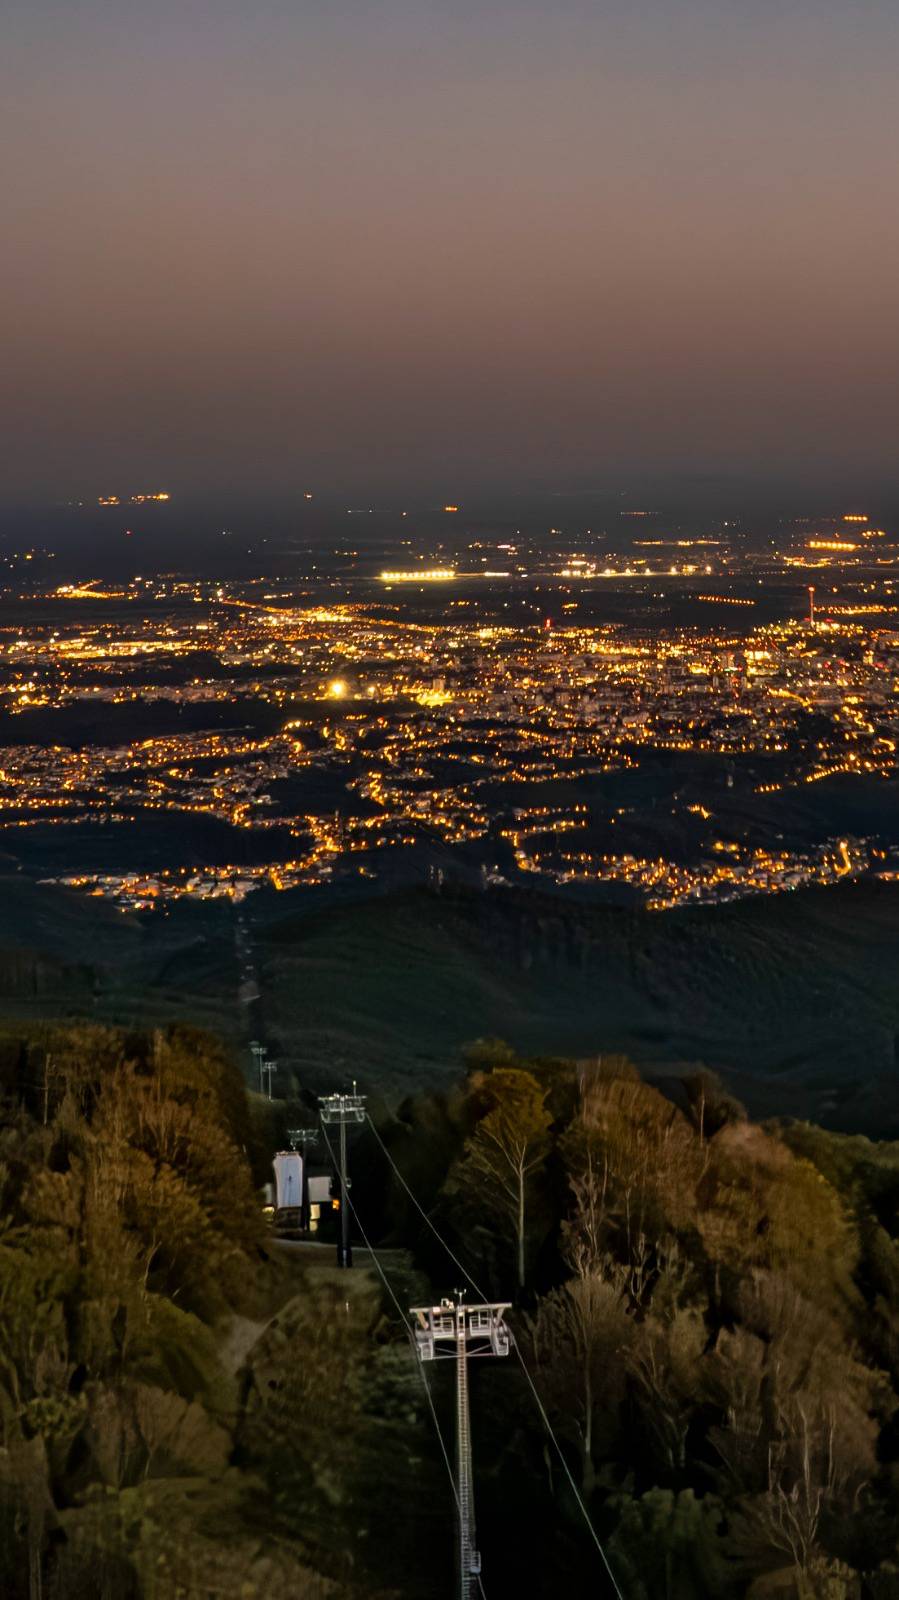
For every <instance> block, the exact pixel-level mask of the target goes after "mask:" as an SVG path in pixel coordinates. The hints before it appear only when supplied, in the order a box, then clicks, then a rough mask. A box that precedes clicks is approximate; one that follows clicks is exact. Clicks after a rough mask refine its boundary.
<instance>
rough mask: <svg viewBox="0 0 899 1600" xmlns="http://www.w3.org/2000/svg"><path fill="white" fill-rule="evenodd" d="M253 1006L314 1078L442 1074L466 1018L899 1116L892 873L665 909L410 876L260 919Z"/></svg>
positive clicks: (782, 1104)
mask: <svg viewBox="0 0 899 1600" xmlns="http://www.w3.org/2000/svg"><path fill="white" fill-rule="evenodd" d="M260 967H261V972H262V991H263V1013H264V1019H265V1026H266V1030H267V1032H268V1033H269V1034H270V1035H271V1038H272V1040H273V1042H274V1044H275V1046H276V1047H277V1049H278V1051H279V1052H280V1054H281V1056H282V1058H284V1059H289V1060H290V1061H291V1063H292V1064H293V1065H294V1066H295V1069H296V1071H297V1073H298V1074H299V1075H300V1076H301V1077H302V1078H303V1079H304V1080H305V1081H307V1082H309V1083H310V1084H311V1085H312V1086H313V1087H323V1086H324V1085H325V1084H326V1083H333V1081H334V1077H335V1072H336V1073H337V1074H338V1075H339V1074H340V1072H341V1071H343V1072H344V1073H346V1074H352V1075H356V1076H358V1077H359V1078H360V1079H363V1080H364V1081H365V1082H366V1083H367V1084H369V1085H372V1086H373V1085H378V1086H379V1087H380V1088H382V1089H383V1090H384V1091H385V1092H386V1093H388V1094H393V1095H397V1094H400V1093H402V1092H405V1091H406V1090H408V1089H410V1088H412V1087H414V1086H415V1085H416V1084H421V1083H424V1082H428V1081H434V1080H435V1079H440V1080H443V1081H447V1080H448V1079H449V1078H450V1076H451V1075H452V1074H453V1073H454V1072H455V1070H456V1068H455V1063H456V1061H457V1059H458V1053H459V1049H460V1047H461V1046H462V1045H463V1044H464V1043H465V1042H466V1041H468V1040H471V1039H473V1038H475V1037H478V1036H480V1035H484V1034H499V1035H501V1036H502V1037H504V1038H508V1039H509V1040H510V1041H511V1042H512V1043H513V1044H514V1045H515V1047H516V1048H517V1049H520V1050H523V1051H526V1052H528V1053H530V1054H539V1053H541V1052H548V1051H562V1052H564V1053H567V1054H575V1055H588V1054H592V1053H594V1052H595V1051H596V1050H597V1049H598V1048H599V1047H600V1044H602V1045H603V1047H604V1048H606V1049H616V1050H623V1051H627V1052H628V1053H630V1054H631V1055H632V1056H633V1057H634V1058H635V1059H637V1060H639V1061H640V1062H641V1063H642V1064H643V1065H644V1066H645V1067H646V1068H647V1069H649V1070H655V1071H658V1072H664V1071H665V1069H666V1067H668V1066H673V1065H676V1064H682V1063H684V1062H692V1061H699V1060H702V1061H705V1062H707V1063H709V1064H711V1065H714V1066H715V1067H716V1068H717V1069H718V1070H720V1071H723V1072H725V1073H726V1074H727V1075H728V1077H729V1078H731V1080H732V1081H734V1082H735V1084H736V1086H737V1087H738V1089H739V1092H740V1093H741V1094H742V1095H743V1097H744V1098H745V1099H747V1100H748V1101H749V1103H750V1104H751V1106H752V1107H753V1109H754V1110H755V1111H756V1112H758V1113H759V1114H767V1113H771V1112H774V1111H779V1112H801V1114H802V1115H805V1116H813V1117H815V1118H817V1119H819V1120H823V1121H824V1122H826V1123H830V1124H832V1125H834V1126H840V1127H857V1128H869V1129H874V1130H876V1131H881V1132H882V1131H883V1128H884V1119H886V1121H887V1122H888V1123H889V1126H890V1127H891V1128H899V1059H897V1035H899V890H897V889H895V888H893V887H892V886H889V885H882V884H870V885H848V886H846V887H840V888H839V889H836V890H826V889H825V890H808V891H804V892H802V893H799V894H796V895H793V896H776V897H772V898H770V899H767V900H761V899H760V900H748V901H743V902H741V903H739V904H733V905H729V906H723V907H716V908H706V907H702V908H696V909H695V910H688V911H682V912H675V913H669V914H666V915H661V916H660V915H658V914H651V913H645V912H630V911H623V910H618V909H611V908H597V907H591V906H586V905H584V904H579V903H576V902H573V901H563V900H561V899H556V898H550V897H545V896H539V895H533V896H531V895H523V894H520V893H516V892H508V891H498V892H494V893H491V894H489V895H480V894H473V893H467V892H464V891H456V890H452V891H449V892H446V891H445V892H443V893H442V894H440V895H436V894H432V893H429V892H427V891H424V890H419V891H411V892H408V893H405V894H402V895H397V896H394V897H391V898H389V899H384V900H378V901H370V902H368V903H365V904H361V905H356V906H353V907H346V906H344V907H339V908H335V909H330V910H324V911H320V912H318V913H316V914H313V915H309V916H304V917H292V918H290V919H285V920H282V921H279V922H275V923H273V924H272V925H271V926H270V927H269V928H268V929H262V930H261V932H260Z"/></svg>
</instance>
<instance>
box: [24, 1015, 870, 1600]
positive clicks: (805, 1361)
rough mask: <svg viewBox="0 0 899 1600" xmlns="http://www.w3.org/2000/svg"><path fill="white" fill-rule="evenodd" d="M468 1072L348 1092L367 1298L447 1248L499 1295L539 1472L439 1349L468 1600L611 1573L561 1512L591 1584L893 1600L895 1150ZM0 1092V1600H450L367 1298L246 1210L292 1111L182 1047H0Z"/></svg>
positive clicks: (430, 1509)
mask: <svg viewBox="0 0 899 1600" xmlns="http://www.w3.org/2000/svg"><path fill="white" fill-rule="evenodd" d="M465 1065H466V1070H465V1073H464V1075H463V1076H462V1078H461V1081H460V1083H459V1085H458V1087H457V1088H456V1090H454V1091H453V1093H452V1094H450V1095H446V1096H435V1095H430V1096H419V1097H416V1098H415V1099H414V1100H410V1101H409V1102H407V1103H406V1104H405V1105H404V1106H403V1107H402V1108H401V1109H400V1111H399V1113H398V1114H396V1115H389V1114H388V1113H387V1112H386V1111H385V1110H382V1111H381V1113H380V1114H378V1113H376V1116H375V1120H376V1125H377V1135H376V1134H375V1133H373V1132H372V1131H371V1130H368V1129H366V1130H362V1131H361V1132H360V1135H359V1137H358V1141H357V1142H356V1144H355V1146H354V1148H353V1151H352V1170H353V1177H354V1184H353V1190H352V1194H353V1204H354V1208H355V1210H356V1211H357V1212H358V1216H359V1217H360V1218H361V1219H363V1221H364V1225H365V1228H366V1231H367V1233H368V1234H369V1236H370V1237H371V1238H372V1239H374V1241H375V1242H376V1246H377V1249H378V1253H379V1256H380V1259H381V1264H382V1267H383V1269H384V1271H385V1272H386V1274H387V1277H388V1279H389V1282H390V1285H391V1288H392V1290H393V1292H394V1293H395V1295H396V1297H397V1300H398V1302H399V1304H400V1305H401V1306H409V1305H412V1304H416V1303H421V1300H422V1299H423V1298H426V1297H428V1296H434V1297H435V1298H436V1297H437V1296H438V1295H440V1294H443V1293H448V1292H452V1291H453V1290H454V1289H456V1288H457V1287H459V1286H460V1277H461V1276H462V1275H463V1274H462V1273H461V1271H460V1264H461V1267H462V1268H464V1269H465V1271H466V1272H467V1274H469V1275H470V1278H471V1279H472V1280H473V1281H474V1284H475V1285H477V1287H478V1288H479V1289H481V1290H483V1292H484V1293H485V1294H487V1295H489V1296H491V1297H494V1298H498V1299H510V1300H512V1301H513V1310H512V1313H511V1321H512V1324H513V1327H514V1329H515V1333H516V1337H517V1340H518V1343H519V1346H520V1349H521V1352H522V1355H523V1357H524V1360H525V1363H526V1365H527V1368H528V1370H529V1372H530V1373H531V1374H532V1376H533V1381H534V1384H535V1385H536V1388H537V1391H538V1394H539V1396H540V1399H541V1402H542V1405H543V1406H544V1408H545V1411H546V1414H547V1416H548V1417H549V1420H550V1423H551V1426H552V1429H553V1432H554V1434H555V1437H556V1439H557V1441H558V1444H559V1446H560V1448H561V1451H562V1454H563V1457H564V1461H565V1464H566V1466H567V1468H568V1471H569V1472H570V1474H571V1478H572V1479H573V1482H574V1486H575V1489H574V1490H573V1489H572V1484H571V1482H570V1481H569V1478H568V1475H567V1473H566V1472H565V1471H564V1470H563V1468H562V1464H561V1462H560V1460H559V1458H558V1456H557V1455H556V1453H555V1450H554V1448H553V1446H552V1444H551V1441H550V1440H549V1439H548V1437H547V1433H546V1430H545V1427H544V1425H543V1422H542V1420H541V1417H540V1414H539V1409H538V1408H537V1407H536V1405H535V1404H534V1400H533V1395H532V1394H531V1393H530V1391H529V1389H528V1387H527V1383H526V1380H525V1378H524V1375H523V1373H522V1370H521V1369H520V1367H519V1365H518V1363H517V1362H516V1361H515V1360H509V1361H507V1362H503V1361H489V1362H472V1363H471V1366H472V1374H471V1379H472V1397H473V1431H474V1437H475V1454H476V1466H477V1470H476V1492H477V1508H478V1519H479V1524H478V1541H479V1545H480V1547H481V1549H482V1550H483V1555H484V1574H485V1578H484V1581H485V1592H487V1593H489V1594H490V1596H491V1600H502V1597H505V1596H507V1595H508V1596H511V1595H513V1594H516V1595H517V1594H519V1593H520V1592H522V1590H523V1589H526V1592H529V1593H534V1594H549V1593H554V1592H567V1593H570V1594H578V1595H581V1594H584V1595H592V1596H596V1597H597V1600H601V1597H605V1596H606V1595H611V1594H612V1593H613V1590H612V1587H611V1584H610V1582H609V1579H608V1577H607V1576H606V1575H605V1574H604V1571H603V1568H602V1566H601V1563H600V1562H599V1558H598V1554H597V1551H596V1549H595V1547H594V1545H593V1544H592V1542H591V1539H590V1536H589V1532H588V1530H587V1528H586V1526H585V1523H584V1520H583V1517H582V1514H581V1509H580V1505H579V1503H578V1502H579V1500H580V1502H581V1503H582V1504H583V1506H584V1507H585V1508H586V1510H587V1512H588V1513H589V1517H590V1519H591V1520H592V1523H593V1525H594V1527H595V1528H596V1529H597V1530H598V1532H599V1534H600V1536H601V1538H602V1541H603V1544H604V1547H605V1550H606V1553H607V1555H608V1559H609V1562H610V1564H611V1566H612V1570H613V1571H614V1574H615V1579H616V1581H617V1584H618V1586H619V1588H620V1591H621V1594H622V1595H623V1596H624V1597H625V1600H719V1597H720V1600H739V1597H743V1596H746V1597H751V1600H896V1597H897V1596H899V1400H897V1394H899V1243H897V1240H899V1146H897V1145H892V1144H877V1143H872V1142H870V1141H868V1140H867V1139H863V1138H849V1137H844V1136H839V1135H832V1134H828V1133H825V1132H823V1131H822V1130H820V1129H817V1128H814V1127H810V1126H808V1125H803V1124H790V1125H786V1124H778V1125H769V1126H764V1127H762V1126H759V1125H757V1124H753V1123H752V1122H750V1121H749V1120H748V1119H747V1117H746V1116H745V1114H744V1112H743V1110H742V1108H741V1107H740V1106H739V1104H737V1102H736V1101H735V1100H734V1099H733V1098H732V1097H731V1096H730V1095H729V1094H728V1093H727V1092H726V1091H725V1090H724V1089H723V1088H722V1086H721V1084H720V1083H719V1082H718V1081H717V1080H716V1079H715V1078H714V1076H713V1075H712V1074H710V1073H706V1072H704V1071H697V1072H693V1073H691V1074H689V1075H687V1076H685V1077H684V1078H682V1079H681V1080H678V1081H673V1080H672V1081H671V1082H669V1083H666V1085H665V1092H664V1093H662V1092H661V1091H660V1090H659V1089H658V1088H655V1087H653V1086H651V1085H650V1084H648V1083H646V1082H644V1081H642V1080H641V1078H640V1076H639V1075H638V1073H637V1072H636V1070H635V1069H634V1068H633V1066H631V1065H630V1063H628V1062H627V1061H626V1060H624V1059H622V1058H620V1057H614V1056H607V1057H600V1058H597V1059H595V1060H591V1061H585V1062H572V1061H567V1060H543V1059H541V1060H521V1059H519V1058H517V1057H516V1056H515V1054H514V1052H512V1051H511V1050H510V1049H508V1048H507V1047H506V1046H504V1045H502V1044H500V1043H498V1042H495V1041H493V1042H491V1041H488V1042H485V1043H481V1044H479V1045H477V1046H475V1047H473V1048H472V1049H471V1050H470V1051H469V1053H468V1058H467V1061H466V1064H465ZM361 1066H362V1063H360V1068H361ZM0 1094H2V1107H3V1117H2V1130H0V1211H2V1220H0V1594H2V1595H3V1596H4V1600H6V1597H9V1600H200V1597H201V1596H202V1597H203V1600H282V1597H283V1600H288V1597H290V1600H305V1597H309V1600H362V1597H363V1596H367V1597H378V1600H393V1597H396V1600H399V1597H400V1596H402V1597H403V1600H425V1597H431V1600H435V1597H439V1596H440V1595H443V1594H446V1595H449V1594H451V1593H452V1592H453V1576H452V1537H451V1528H452V1498H451V1491H450V1489H449V1485H448V1484H447V1482H446V1479H445V1477H444V1475H443V1473H444V1467H443V1462H442V1460H441V1457H440V1454H439V1450H438V1447H437V1445H436V1443H435V1440H434V1438H433V1436H432V1433H431V1431H430V1429H431V1417H430V1414H429V1411H428V1408H427V1401H426V1397H425V1395H424V1392H423V1390H422V1387H421V1376H422V1374H421V1373H420V1372H419V1371H418V1370H417V1367H416V1362H415V1360H414V1358H413V1357H412V1355H411V1352H410V1349H409V1345H408V1341H407V1339H406V1337H405V1334H404V1331H403V1330H402V1329H401V1328H400V1326H399V1320H398V1317H397V1316H396V1312H395V1307H394V1305H393V1304H392V1303H391V1300H390V1298H389V1297H388V1296H386V1295H384V1294H382V1292H381V1288H380V1285H379V1281H378V1279H377V1278H376V1277H375V1276H374V1274H373V1273H372V1272H371V1271H370V1270H365V1258H364V1255H363V1253H362V1252H360V1254H359V1257H358V1269H357V1270H355V1271H353V1272H352V1273H344V1274H338V1273H337V1272H336V1270H335V1269H334V1268H333V1266H332V1264H331V1260H330V1257H329V1256H328V1253H327V1252H322V1253H321V1254H320V1255H319V1256H316V1257H313V1258H312V1260H313V1264H311V1265H310V1264H302V1265H298V1264H297V1262H296V1259H295V1258H293V1257H291V1256H290V1255H289V1254H287V1255H285V1256H283V1257H282V1256H281V1255H279V1253H278V1252H275V1251H273V1249H272V1246H271V1239H270V1235H269V1233H268V1232H267V1229H266V1225H265V1223H264V1220H263V1216H262V1210H261V1206H260V1196H259V1185H260V1184H261V1182H262V1181H264V1179H265V1177H266V1176H267V1172H268V1162H269V1159H270V1155H271V1149H272V1147H273V1145H274V1144H280V1143H281V1142H282V1139H281V1137H279V1129H278V1118H279V1116H284V1117H285V1118H286V1122H287V1123H291V1124H295V1122H296V1121H297V1120H299V1119H300V1118H301V1116H302V1114H303V1113H302V1108H301V1107H299V1106H291V1107H288V1106H281V1107H278V1106H277V1103H275V1104H274V1105H270V1104H269V1102H267V1101H266V1102H264V1104H263V1103H262V1102H261V1101H259V1100H258V1099H256V1097H253V1098H252V1100H248V1097H247V1095H246V1092H245V1089H244V1086H243V1083H242V1081H241V1079H240V1075H239V1073H238V1071H237V1069H236V1067H235V1066H234V1065H233V1063H232V1062H231V1061H230V1059H229V1058H228V1056H227V1054H226V1053H225V1052H224V1050H223V1049H222V1047H220V1046H219V1045H218V1044H216V1042H215V1041H214V1040H212V1039H210V1038H209V1037H208V1036H205V1035H202V1034H200V1033H197V1032H194V1031H191V1030H187V1029H169V1030H166V1031H165V1032H157V1033H155V1034H133V1035H124V1034H121V1033H118V1032H115V1031H113V1030H107V1029H101V1028H97V1027H88V1026H83V1027H76V1026H69V1027H66V1028H60V1029H49V1030H43V1031H42V1032H32V1034H31V1035H29V1036H27V1037H26V1036H24V1035H20V1034H19V1033H17V1032H16V1030H15V1029H13V1030H12V1031H11V1032H9V1033H8V1034H6V1035H3V1034H2V1033H0ZM371 1104H372V1106H373V1109H375V1106H374V1101H372V1102H371ZM254 1107H255V1110H256V1111H260V1112H264V1114H265V1117H266V1118H267V1119H268V1120H267V1121H264V1120H262V1119H260V1121H259V1123H258V1124H257V1122H256V1121H255V1118H254ZM308 1112H309V1108H306V1114H307V1115H308ZM257 1129H258V1131H254V1130H257ZM282 1131H283V1130H282ZM380 1141H383V1144H382V1143H381V1142H380ZM385 1151H386V1154H385ZM391 1163H394V1164H395V1167H396V1169H398V1171H399V1172H400V1173H401V1174H402V1177H403V1178H404V1179H405V1183H406V1185H408V1188H406V1187H404V1186H403V1184H402V1183H401V1182H400V1181H399V1180H398V1178H397V1175H396V1171H395V1170H394V1166H393V1165H392V1164H391ZM410 1191H411V1194H412V1195H414V1196H415V1198H416V1199H417V1201H418V1202H419V1203H420V1204H421V1206H422V1207H423V1209H424V1212H425V1214H426V1216H427V1218H428V1219H429V1222H430V1224H431V1225H430V1226H429V1225H428V1222H426V1221H425V1220H424V1218H423V1216H422V1213H421V1212H420V1211H419V1210H418V1208H417V1206H416V1205H415V1204H414V1203H413V1200H412V1199H411V1198H410ZM435 1230H436V1231H435ZM447 1245H448V1246H449V1248H450V1250H451V1251H452V1252H453V1254H454V1256H455V1257H456V1258H457V1259H456V1261H453V1260H452V1258H451V1257H450V1256H449V1255H448V1254H447V1250H446V1246H447ZM410 1258H411V1261H410ZM413 1268H414V1271H413ZM416 1274H417V1276H416ZM468 1287H469V1293H470V1294H471V1296H472V1298H474V1295H475V1292H476V1291H475V1289H474V1288H472V1287H471V1285H469V1286H468ZM448 1366H450V1367H451V1364H448ZM429 1379H430V1382H431V1399H432V1400H433V1402H434V1404H435V1406H436V1409H437V1413H438V1416H440V1417H441V1418H442V1419H443V1420H444V1421H445V1423H446V1425H447V1428H448V1429H451V1427H452V1385H451V1371H446V1370H441V1371H433V1372H432V1373H430V1374H429ZM575 1490H576V1493H575Z"/></svg>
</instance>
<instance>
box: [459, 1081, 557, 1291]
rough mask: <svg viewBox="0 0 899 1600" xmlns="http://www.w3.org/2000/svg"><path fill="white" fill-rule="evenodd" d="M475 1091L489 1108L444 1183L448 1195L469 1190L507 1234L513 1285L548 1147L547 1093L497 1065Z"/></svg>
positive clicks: (522, 1275)
mask: <svg viewBox="0 0 899 1600" xmlns="http://www.w3.org/2000/svg"><path fill="white" fill-rule="evenodd" d="M474 1092H475V1094H476V1096H477V1098H478V1100H479V1101H481V1102H483V1103H484V1104H485V1105H486V1107H487V1109H486V1112H485V1114H484V1115H483V1116H482V1117H481V1119H480V1121H479V1122H478V1124H477V1127H476V1128H475V1131H474V1133H473V1135H472V1137H471V1138H470V1139H469V1140H468V1141H467V1143H466V1145H465V1150H464V1153H463V1156H462V1159H461V1160H460V1161H458V1162H457V1163H456V1165H455V1166H454V1168H453V1169H452V1171H451V1173H450V1176H449V1179H448V1180H447V1190H448V1192H449V1193H451V1194H464V1193H466V1192H470V1193H471V1195H472V1196H473V1197H474V1198H475V1199H476V1201H477V1202H478V1203H479V1204H480V1205H481V1206H482V1207H483V1208H484V1210H486V1211H487V1212H488V1213H489V1214H490V1215H491V1216H492V1217H493V1218H494V1219H495V1220H496V1222H497V1223H498V1224H499V1225H500V1227H501V1228H503V1229H504V1230H505V1231H506V1233H507V1234H508V1235H509V1236H510V1238H511V1242H512V1244H513V1247H514V1253H515V1268H516V1281H517V1284H518V1288H519V1289H523V1288H524V1285H525V1279H526V1267H527V1230H528V1223H529V1207H530V1204H531V1200H532V1197H533V1193H534V1187H535V1184H536V1181H537V1176H538V1174H539V1173H540V1171H541V1169H542V1168H543V1165H544V1162H545V1160H546V1157H547V1154H548V1152H549V1148H550V1137H549V1130H550V1126H551V1119H550V1115H549V1112H548V1111H547V1109H546V1104H545V1101H546V1094H545V1091H544V1090H543V1089H541V1087H540V1085H539V1083H538V1082H537V1080H536V1078H534V1077H533V1076H532V1075H531V1073H530V1072H522V1071H519V1070H518V1069H517V1068H514V1067H497V1069H496V1071H495V1072H491V1073H489V1074H487V1075H486V1076H485V1077H483V1078H480V1079H478V1080H477V1082H476V1083H475V1085H474Z"/></svg>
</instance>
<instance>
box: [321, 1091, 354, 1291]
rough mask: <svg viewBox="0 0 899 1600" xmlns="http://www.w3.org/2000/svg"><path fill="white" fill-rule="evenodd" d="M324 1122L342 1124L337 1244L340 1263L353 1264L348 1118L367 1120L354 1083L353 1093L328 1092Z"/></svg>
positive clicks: (328, 1144) (323, 1116)
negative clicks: (347, 1139)
mask: <svg viewBox="0 0 899 1600" xmlns="http://www.w3.org/2000/svg"><path fill="white" fill-rule="evenodd" d="M319 1115H320V1116H321V1119H322V1123H323V1124H327V1123H332V1122H336V1123H338V1124H339V1126H340V1162H339V1168H340V1171H339V1176H340V1241H339V1243H338V1246H337V1265H338V1266H339V1267H351V1266H352V1265H353V1247H352V1245H351V1243H350V1215H349V1196H348V1191H349V1187H350V1184H349V1178H348V1177H347V1163H346V1130H347V1123H348V1122H364V1121H365V1096H364V1094H357V1093H356V1085H355V1083H354V1084H353V1092H352V1094H326V1095H325V1097H324V1099H323V1100H322V1102H321V1107H320V1111H319ZM325 1143H326V1144H327V1146H328V1149H329V1150H330V1148H331V1145H330V1141H329V1140H328V1135H327V1132H326V1133H325Z"/></svg>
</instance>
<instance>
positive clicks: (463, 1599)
mask: <svg viewBox="0 0 899 1600" xmlns="http://www.w3.org/2000/svg"><path fill="white" fill-rule="evenodd" d="M508 1310H509V1302H508V1301H502V1302H497V1303H495V1304H492V1305H481V1306H467V1305H465V1303H464V1300H463V1297H462V1293H461V1291H460V1290H457V1291H456V1299H455V1300H441V1302H440V1305H439V1306H413V1307H412V1308H411V1315H412V1317H413V1318H414V1319H415V1320H414V1324H413V1326H414V1331H415V1347H416V1349H417V1351H418V1356H419V1360H421V1361H435V1360H440V1359H443V1360H446V1359H447V1358H454V1359H455V1364H456V1482H455V1491H456V1511H457V1541H458V1542H457V1546H456V1552H457V1564H458V1573H457V1577H458V1586H457V1589H456V1593H457V1595H458V1597H459V1600H476V1596H477V1594H478V1592H479V1590H480V1574H481V1558H480V1556H479V1554H478V1551H477V1546H476V1544H475V1518H474V1476H473V1470H472V1449H471V1416H470V1407H469V1399H468V1362H469V1360H470V1359H474V1357H475V1356H507V1355H508V1354H509V1350H510V1348H511V1337H510V1334H509V1330H508V1328H507V1327H506V1324H505V1321H504V1318H505V1314H506V1312H507V1311H508Z"/></svg>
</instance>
